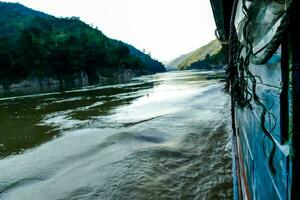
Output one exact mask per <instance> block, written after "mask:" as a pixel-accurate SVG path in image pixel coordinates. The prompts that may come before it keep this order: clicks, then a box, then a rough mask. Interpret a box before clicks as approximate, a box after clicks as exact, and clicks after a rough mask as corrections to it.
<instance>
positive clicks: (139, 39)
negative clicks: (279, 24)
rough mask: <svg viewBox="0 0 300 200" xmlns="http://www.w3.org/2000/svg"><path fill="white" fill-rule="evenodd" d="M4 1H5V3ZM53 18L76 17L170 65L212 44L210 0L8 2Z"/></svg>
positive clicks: (213, 24)
mask: <svg viewBox="0 0 300 200" xmlns="http://www.w3.org/2000/svg"><path fill="white" fill-rule="evenodd" d="M6 1H7V0H6ZM8 2H19V3H21V4H23V5H25V6H27V7H30V8H32V9H34V10H39V11H42V12H45V13H48V14H51V15H54V16H56V17H71V16H77V17H80V19H81V20H82V21H84V22H86V23H88V24H92V25H93V26H94V27H97V28H98V29H99V30H101V31H102V32H103V33H104V34H105V35H107V36H108V37H110V38H113V39H118V40H122V41H124V42H126V43H129V44H132V45H133V46H135V47H136V48H138V49H140V50H143V49H145V51H146V52H150V53H151V56H152V57H153V58H156V59H158V60H160V61H163V62H166V61H170V60H172V59H174V58H176V57H178V56H180V55H182V54H185V53H189V52H191V51H193V50H195V49H197V48H199V47H201V46H203V45H205V44H207V43H208V42H210V41H212V40H213V39H214V38H215V36H214V30H215V23H214V20H213V15H212V11H211V7H210V3H209V0H10V1H8Z"/></svg>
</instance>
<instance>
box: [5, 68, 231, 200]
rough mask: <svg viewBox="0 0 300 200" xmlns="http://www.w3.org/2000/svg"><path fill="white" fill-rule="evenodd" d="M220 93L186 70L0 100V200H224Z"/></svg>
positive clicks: (213, 83) (213, 82) (225, 152)
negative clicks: (116, 82) (123, 81)
mask: <svg viewBox="0 0 300 200" xmlns="http://www.w3.org/2000/svg"><path fill="white" fill-rule="evenodd" d="M221 89H222V83H220V80H219V79H218V78H217V76H215V72H195V71H186V72H171V73H164V74H157V75H152V76H144V77H140V78H136V79H134V80H132V81H131V82H129V83H125V84H114V85H107V86H93V87H86V88H81V89H73V90H69V91H68V90H67V91H65V92H59V91H55V90H53V91H51V92H50V91H49V93H43V94H35V95H30V94H22V96H18V97H4V96H2V98H1V99H0V199H22V200H27V199H28V200H35V199H37V200H43V199H45V200H46V199H232V180H231V155H230V151H231V150H230V134H229V131H228V130H229V123H230V122H229V118H230V113H229V108H228V97H227V96H225V95H224V94H223V93H222V92H221ZM5 95H6V96H7V95H9V94H5Z"/></svg>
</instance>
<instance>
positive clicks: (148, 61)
mask: <svg viewBox="0 0 300 200" xmlns="http://www.w3.org/2000/svg"><path fill="white" fill-rule="evenodd" d="M126 45H127V47H128V48H129V51H130V54H131V55H133V56H136V57H138V58H140V59H141V60H142V61H143V63H144V64H145V65H146V66H148V67H147V68H148V70H149V71H151V72H165V71H166V68H165V67H164V66H163V65H162V64H161V63H160V62H159V61H157V60H154V59H153V58H151V57H150V56H149V55H147V54H145V53H143V52H141V51H140V50H138V49H137V48H135V47H134V46H132V45H129V44H126Z"/></svg>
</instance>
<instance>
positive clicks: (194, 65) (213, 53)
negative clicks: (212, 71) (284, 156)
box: [178, 40, 225, 70]
mask: <svg viewBox="0 0 300 200" xmlns="http://www.w3.org/2000/svg"><path fill="white" fill-rule="evenodd" d="M224 63H225V52H224V49H223V48H222V45H221V44H220V42H219V41H218V40H214V41H212V42H210V43H209V44H207V45H205V46H203V47H201V48H199V49H197V50H195V51H194V52H192V53H190V54H188V56H187V57H186V58H185V59H184V60H183V61H182V62H181V63H180V64H179V65H178V69H179V70H185V69H201V68H210V67H212V66H222V65H224Z"/></svg>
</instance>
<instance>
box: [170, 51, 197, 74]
mask: <svg viewBox="0 0 300 200" xmlns="http://www.w3.org/2000/svg"><path fill="white" fill-rule="evenodd" d="M192 53H193V52H191V53H188V54H184V55H181V56H179V57H178V58H176V59H175V60H172V61H170V62H168V63H167V64H166V65H165V67H166V69H167V70H177V68H178V65H180V64H181V63H182V62H183V61H184V60H185V59H187V58H188V57H189V56H190V55H191V54H192Z"/></svg>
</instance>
